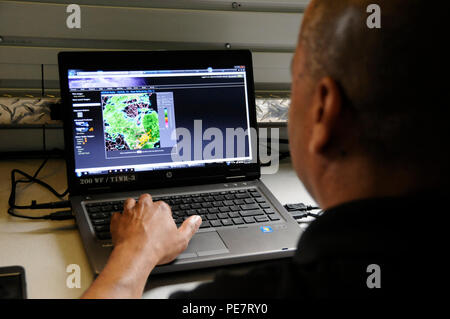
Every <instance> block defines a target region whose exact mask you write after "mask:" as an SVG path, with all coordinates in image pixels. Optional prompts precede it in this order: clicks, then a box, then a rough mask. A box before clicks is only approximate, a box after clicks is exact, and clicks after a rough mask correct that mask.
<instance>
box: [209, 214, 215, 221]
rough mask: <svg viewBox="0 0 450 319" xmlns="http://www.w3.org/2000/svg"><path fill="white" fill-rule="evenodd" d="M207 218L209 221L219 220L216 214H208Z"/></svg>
mask: <svg viewBox="0 0 450 319" xmlns="http://www.w3.org/2000/svg"><path fill="white" fill-rule="evenodd" d="M206 218H207V219H209V220H216V219H217V215H216V214H208V215H206Z"/></svg>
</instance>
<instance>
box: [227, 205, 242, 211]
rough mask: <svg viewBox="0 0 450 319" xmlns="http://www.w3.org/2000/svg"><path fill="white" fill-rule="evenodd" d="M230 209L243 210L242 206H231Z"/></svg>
mask: <svg viewBox="0 0 450 319" xmlns="http://www.w3.org/2000/svg"><path fill="white" fill-rule="evenodd" d="M230 210H231V211H233V212H238V211H240V210H241V208H240V207H239V206H230Z"/></svg>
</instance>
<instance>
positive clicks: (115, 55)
mask: <svg viewBox="0 0 450 319" xmlns="http://www.w3.org/2000/svg"><path fill="white" fill-rule="evenodd" d="M117 61H121V62H120V67H119V66H117ZM148 61H151V63H149V62H148ZM58 62H59V72H60V88H61V102H62V109H63V119H64V140H65V157H66V162H67V165H66V167H67V178H68V186H69V191H70V194H71V195H77V194H85V193H93V192H100V193H101V192H112V191H123V190H133V189H143V188H159V187H164V186H182V185H189V184H200V183H213V182H226V181H227V180H229V179H230V178H233V179H234V178H236V180H239V179H255V178H259V177H260V164H259V156H258V143H257V136H254V135H255V134H252V141H251V144H252V145H256V149H255V153H256V154H253V155H254V158H255V160H254V162H252V163H245V164H244V163H242V164H232V165H227V164H226V163H218V164H215V165H213V166H207V167H192V168H182V169H167V170H154V171H146V172H134V173H133V174H134V176H135V178H136V180H135V181H133V182H131V183H117V184H108V185H80V183H79V180H80V178H79V177H77V176H76V174H75V154H74V141H73V132H72V121H73V112H72V107H71V105H70V103H71V98H70V92H69V87H68V76H67V75H68V70H69V69H81V70H109V69H118V70H120V69H124V70H125V69H129V70H133V69H142V70H171V69H173V70H176V69H206V68H208V67H211V66H212V67H214V68H218V69H220V68H230V66H237V65H245V68H246V81H247V90H248V91H247V98H248V101H247V102H248V108H249V120H250V127H251V128H253V129H254V131H256V129H257V121H256V106H255V93H254V81H253V67H252V66H253V65H252V55H251V52H250V51H249V50H220V51H113V52H111V51H109V52H105V51H100V52H99V51H96V52H60V53H59V54H58ZM94 176H95V175H94ZM103 176H104V175H103Z"/></svg>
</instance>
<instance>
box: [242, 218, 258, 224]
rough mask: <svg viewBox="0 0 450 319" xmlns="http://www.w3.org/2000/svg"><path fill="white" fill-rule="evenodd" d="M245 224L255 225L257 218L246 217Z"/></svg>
mask: <svg viewBox="0 0 450 319" xmlns="http://www.w3.org/2000/svg"><path fill="white" fill-rule="evenodd" d="M244 222H245V223H246V224H253V223H254V222H255V218H254V217H244Z"/></svg>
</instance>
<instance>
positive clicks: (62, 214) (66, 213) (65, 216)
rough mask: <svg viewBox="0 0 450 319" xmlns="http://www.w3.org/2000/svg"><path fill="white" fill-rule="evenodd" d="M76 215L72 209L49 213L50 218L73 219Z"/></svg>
mask: <svg viewBox="0 0 450 319" xmlns="http://www.w3.org/2000/svg"><path fill="white" fill-rule="evenodd" d="M73 218H75V216H73V214H72V211H71V210H63V211H60V212H54V213H51V214H48V219H50V220H67V219H73Z"/></svg>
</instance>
